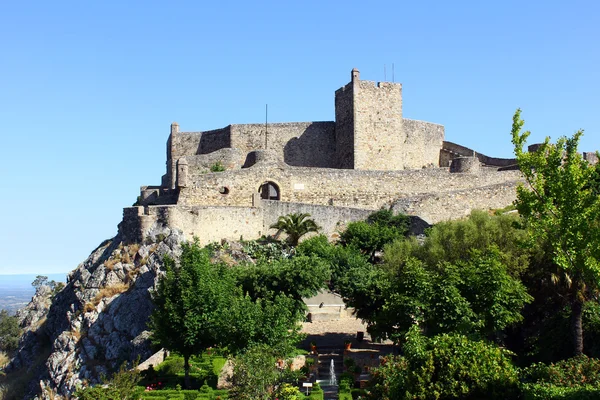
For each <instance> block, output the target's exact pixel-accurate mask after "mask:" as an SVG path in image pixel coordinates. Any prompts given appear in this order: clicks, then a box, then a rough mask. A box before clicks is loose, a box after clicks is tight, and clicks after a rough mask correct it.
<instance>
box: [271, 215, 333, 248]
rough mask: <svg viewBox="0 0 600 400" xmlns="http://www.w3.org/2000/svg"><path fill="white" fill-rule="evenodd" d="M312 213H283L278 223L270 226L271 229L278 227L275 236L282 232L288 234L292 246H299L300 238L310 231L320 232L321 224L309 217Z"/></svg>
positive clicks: (288, 240)
mask: <svg viewBox="0 0 600 400" xmlns="http://www.w3.org/2000/svg"><path fill="white" fill-rule="evenodd" d="M309 217H310V214H306V213H304V214H303V213H293V214H289V215H282V216H280V217H279V219H278V220H277V222H276V223H274V224H273V225H271V226H270V228H271V229H277V233H276V234H275V236H279V235H280V234H281V232H284V233H285V234H286V235H287V238H286V240H287V242H288V243H289V244H290V246H297V245H298V241H299V240H300V238H301V237H302V236H304V235H306V234H307V233H310V232H318V231H319V229H321V228H320V227H319V225H317V223H316V222H315V221H314V220H313V219H311V218H309Z"/></svg>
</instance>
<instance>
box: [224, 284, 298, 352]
mask: <svg viewBox="0 0 600 400" xmlns="http://www.w3.org/2000/svg"><path fill="white" fill-rule="evenodd" d="M303 316H304V314H299V313H297V312H296V301H295V300H293V299H292V298H290V297H287V296H285V295H283V294H279V295H277V296H275V298H274V299H273V300H270V299H261V298H259V299H257V300H252V299H251V298H250V296H241V295H238V296H236V297H235V301H234V302H233V303H232V305H231V306H230V308H229V314H228V321H229V322H228V323H227V325H228V326H227V327H226V329H223V331H222V332H221V334H222V335H223V338H222V342H223V343H224V344H226V345H227V349H228V350H229V351H231V352H232V353H234V354H238V353H241V352H243V351H245V350H246V349H248V348H251V347H253V346H257V345H261V344H265V345H267V346H269V347H270V348H271V349H274V350H276V351H277V352H278V353H279V354H288V353H290V352H291V351H292V350H293V349H294V348H295V346H296V345H297V344H298V343H299V342H300V340H301V339H302V336H301V335H300V333H299V331H300V324H299V320H300V318H301V317H303Z"/></svg>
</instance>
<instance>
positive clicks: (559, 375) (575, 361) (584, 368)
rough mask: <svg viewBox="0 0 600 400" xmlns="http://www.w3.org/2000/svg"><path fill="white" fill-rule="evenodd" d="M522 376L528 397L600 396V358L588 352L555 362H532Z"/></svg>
mask: <svg viewBox="0 0 600 400" xmlns="http://www.w3.org/2000/svg"><path fill="white" fill-rule="evenodd" d="M522 375H523V381H524V382H525V383H524V385H523V394H524V397H525V399H592V398H594V399H596V398H599V397H600V360H598V359H595V358H589V357H587V356H585V355H583V356H579V357H574V358H570V359H568V360H563V361H560V362H557V363H556V364H550V365H546V364H542V363H537V364H533V365H531V366H530V367H528V368H525V370H524V371H523V374H522Z"/></svg>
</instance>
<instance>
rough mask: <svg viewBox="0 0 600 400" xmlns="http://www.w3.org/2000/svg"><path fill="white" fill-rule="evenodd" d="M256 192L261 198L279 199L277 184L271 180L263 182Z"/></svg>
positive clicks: (279, 193) (279, 192)
mask: <svg viewBox="0 0 600 400" xmlns="http://www.w3.org/2000/svg"><path fill="white" fill-rule="evenodd" d="M258 193H260V198H261V199H263V200H281V191H280V189H279V185H278V184H276V183H275V182H272V181H266V182H263V184H262V185H260V187H259V188H258Z"/></svg>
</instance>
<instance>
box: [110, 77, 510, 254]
mask: <svg viewBox="0 0 600 400" xmlns="http://www.w3.org/2000/svg"><path fill="white" fill-rule="evenodd" d="M444 133H445V132H444V127H443V126H442V125H438V124H434V123H430V122H423V121H415V120H410V119H406V118H404V117H403V115H402V85H401V84H399V83H391V82H378V83H376V82H372V81H363V80H361V79H360V73H359V71H358V70H356V69H353V70H352V72H351V80H350V82H349V83H348V84H347V85H345V86H344V87H342V88H340V89H338V90H337V91H336V92H335V121H331V122H301V123H269V124H244V125H229V126H227V127H225V128H222V129H218V130H212V131H205V132H181V131H180V130H179V125H178V124H177V123H173V124H172V125H171V133H170V136H169V139H168V141H167V169H166V173H165V175H163V177H162V180H161V185H160V186H143V187H142V188H141V193H140V197H139V199H138V203H136V205H135V206H134V207H127V208H125V209H124V212H123V222H122V223H121V224H120V227H119V230H120V233H121V234H122V235H123V236H124V237H125V238H126V239H129V240H133V241H137V240H142V239H143V238H144V237H145V235H147V234H148V232H149V231H150V230H151V229H152V227H153V226H154V225H155V224H164V225H167V226H169V227H172V228H178V229H180V230H182V231H183V232H184V234H185V235H186V237H188V238H192V237H198V238H199V240H200V242H201V244H206V243H209V242H212V241H218V240H221V239H223V238H227V239H239V238H240V237H243V238H245V239H252V238H257V237H260V236H261V235H264V234H268V233H269V226H270V225H271V224H272V223H274V222H275V221H276V220H277V218H278V217H279V216H281V215H286V214H289V213H293V212H307V213H310V214H311V216H312V218H314V219H315V221H316V222H317V223H318V224H319V225H321V226H322V227H323V232H324V233H325V234H327V235H329V236H330V237H335V235H336V234H337V232H339V230H340V229H342V228H343V226H344V225H345V224H347V223H348V222H350V221H355V220H360V219H364V218H365V217H366V216H367V215H368V214H370V213H371V212H373V210H377V209H380V208H382V207H387V208H391V209H392V210H393V211H395V212H402V213H405V214H408V215H413V216H417V217H419V218H420V219H422V220H423V221H425V222H427V223H429V224H432V223H436V222H439V221H443V220H447V219H454V218H460V217H463V216H465V215H467V214H468V213H470V211H471V210H472V209H485V210H487V209H495V208H502V207H505V206H508V205H510V204H511V203H512V201H513V200H514V199H515V187H516V185H517V183H518V182H519V180H520V173H519V172H518V170H516V168H514V165H515V160H514V159H500V158H492V157H488V156H485V155H483V154H479V153H476V152H475V151H473V150H471V149H469V148H467V147H464V146H460V145H457V144H454V143H451V142H447V141H445V140H444V139H445V138H444Z"/></svg>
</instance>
